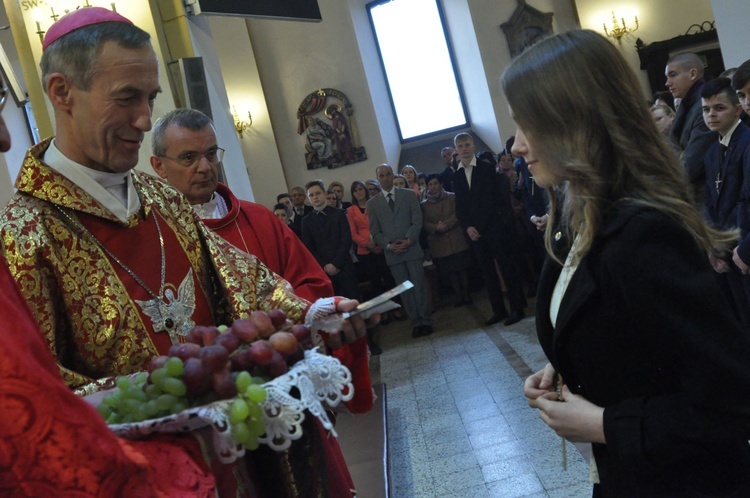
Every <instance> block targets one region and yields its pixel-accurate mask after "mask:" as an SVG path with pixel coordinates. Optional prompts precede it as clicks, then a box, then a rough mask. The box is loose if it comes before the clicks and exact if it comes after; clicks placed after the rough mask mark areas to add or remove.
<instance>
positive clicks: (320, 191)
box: [302, 180, 359, 299]
mask: <svg viewBox="0 0 750 498" xmlns="http://www.w3.org/2000/svg"><path fill="white" fill-rule="evenodd" d="M305 190H306V191H307V198H308V199H310V204H312V207H313V210H312V211H311V212H310V213H308V214H307V215H306V216H305V217H304V218H302V242H304V244H305V245H306V246H307V249H309V250H310V252H311V253H312V254H313V256H315V259H316V260H317V261H318V263H319V264H320V266H321V267H322V268H323V271H325V272H326V274H327V275H328V277H329V278H330V279H331V283H332V284H333V291H334V292H335V293H336V294H337V295H339V296H344V297H348V298H350V299H359V287H358V286H357V278H356V275H355V273H354V262H353V261H352V257H351V254H350V253H349V249H350V248H351V247H352V233H351V231H350V229H349V220H348V219H347V218H346V212H345V211H344V210H342V209H338V208H334V207H331V206H329V205H328V204H327V203H326V191H325V185H324V184H323V181H322V180H313V181H311V182H307V184H306V185H305Z"/></svg>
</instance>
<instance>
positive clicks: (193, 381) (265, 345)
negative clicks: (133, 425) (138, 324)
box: [99, 310, 312, 449]
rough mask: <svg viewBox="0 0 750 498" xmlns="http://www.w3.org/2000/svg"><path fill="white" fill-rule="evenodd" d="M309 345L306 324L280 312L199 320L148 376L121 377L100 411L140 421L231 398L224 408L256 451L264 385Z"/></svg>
mask: <svg viewBox="0 0 750 498" xmlns="http://www.w3.org/2000/svg"><path fill="white" fill-rule="evenodd" d="M310 347H312V341H311V335H310V327H309V326H307V325H301V324H299V325H292V324H291V323H290V322H289V321H288V320H287V317H286V314H285V313H284V312H283V311H282V310H273V311H269V312H268V313H266V312H263V311H253V312H252V313H251V314H250V316H249V317H248V318H246V319H242V320H237V321H235V322H234V323H233V324H232V325H231V326H230V327H226V326H219V327H203V326H198V327H195V328H194V329H193V330H191V331H190V332H189V333H188V336H187V342H185V343H181V344H174V345H172V347H171V348H170V349H169V352H168V353H167V355H165V356H158V357H156V358H154V359H153V360H151V363H150V364H149V366H148V374H146V373H145V372H141V373H140V374H136V375H134V376H130V377H128V376H125V377H120V378H118V379H117V389H115V390H114V391H113V392H112V393H110V394H108V395H107V396H106V397H105V398H104V400H103V402H102V404H101V405H100V407H99V411H100V413H101V414H102V416H103V417H104V418H105V419H106V420H107V422H108V423H110V424H119V423H129V422H141V421H143V420H147V419H152V418H159V417H163V416H166V415H170V414H174V413H179V412H181V411H183V410H185V409H187V408H192V407H196V406H202V405H205V404H207V403H211V402H213V401H218V400H221V399H230V398H236V399H235V400H234V402H233V403H232V404H231V405H230V410H229V419H230V422H231V424H232V430H233V433H234V435H235V437H236V438H237V440H238V441H239V442H240V443H242V444H244V445H245V446H246V447H248V449H254V447H257V436H260V435H262V434H264V432H265V427H264V426H263V422H262V409H261V407H260V403H261V402H262V401H263V400H264V399H265V396H266V393H265V389H264V388H263V387H262V386H261V384H262V383H263V382H265V381H267V380H269V379H273V378H276V377H278V376H280V375H283V374H285V373H286V372H287V371H288V370H289V367H290V366H291V365H293V364H294V363H296V362H297V361H299V360H301V359H302V358H304V350H305V349H308V348H310Z"/></svg>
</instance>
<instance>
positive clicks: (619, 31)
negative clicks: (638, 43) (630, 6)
mask: <svg viewBox="0 0 750 498" xmlns="http://www.w3.org/2000/svg"><path fill="white" fill-rule="evenodd" d="M620 21H622V26H620V25H619V24H618V22H617V16H615V11H612V26H611V27H610V29H609V31H608V30H607V23H604V32H605V33H606V34H607V36H608V37H610V38H614V39H615V40H617V43H619V44H620V45H622V37H623V36H625V35H629V34H630V33H633V32H634V31H638V16H635V28H632V29H631V28H628V27H627V25H626V24H625V18H624V17H621V18H620Z"/></svg>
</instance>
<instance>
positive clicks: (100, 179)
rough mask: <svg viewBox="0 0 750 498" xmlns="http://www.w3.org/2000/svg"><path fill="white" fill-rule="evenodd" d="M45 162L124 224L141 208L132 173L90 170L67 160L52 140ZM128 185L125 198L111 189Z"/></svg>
mask: <svg viewBox="0 0 750 498" xmlns="http://www.w3.org/2000/svg"><path fill="white" fill-rule="evenodd" d="M42 160H43V161H44V163H45V164H46V165H47V166H49V167H50V168H52V169H54V170H55V171H57V172H58V173H60V174H61V175H63V176H64V177H66V178H67V179H68V180H70V181H71V182H73V183H75V184H76V185H78V186H79V187H80V188H81V189H83V191H84V192H86V193H87V194H89V195H90V196H91V197H93V198H94V199H95V200H96V201H97V202H99V204H101V205H102V206H104V207H105V208H107V209H108V210H109V211H110V212H111V213H112V214H114V215H115V216H116V217H117V219H118V220H120V221H122V222H123V223H124V222H127V221H128V218H129V217H130V215H132V214H133V213H136V212H138V210H139V209H140V208H141V200H140V198H139V197H138V192H137V191H136V190H135V186H134V185H133V177H132V174H131V172H130V171H127V172H125V173H107V172H105V171H97V170H94V169H91V168H87V167H86V166H83V165H82V164H78V163H77V162H75V161H73V160H72V159H69V158H68V157H66V156H65V155H64V154H63V153H62V152H60V149H58V148H57V145H56V144H55V140H52V142H51V143H50V146H49V148H48V149H47V150H46V151H45V153H44V157H43V158H42ZM123 182H125V183H126V187H125V189H124V190H123V191H122V195H117V194H116V193H113V190H114V192H117V189H113V190H108V189H107V187H109V186H112V185H118V184H122V183H123Z"/></svg>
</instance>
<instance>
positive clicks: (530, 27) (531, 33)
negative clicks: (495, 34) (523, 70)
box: [500, 0, 554, 57]
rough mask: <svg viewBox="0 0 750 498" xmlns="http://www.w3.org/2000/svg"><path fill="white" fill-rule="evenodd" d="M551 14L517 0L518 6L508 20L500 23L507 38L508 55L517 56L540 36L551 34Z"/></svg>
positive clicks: (539, 38) (523, 0) (540, 37)
mask: <svg viewBox="0 0 750 498" xmlns="http://www.w3.org/2000/svg"><path fill="white" fill-rule="evenodd" d="M552 16H553V14H552V13H551V12H547V13H545V12H540V11H538V10H536V9H535V8H534V7H530V6H529V5H527V4H526V1H525V0H518V7H516V10H515V11H514V12H513V15H512V16H510V20H508V22H504V23H503V24H501V25H500V29H502V30H503V33H505V37H506V38H507V39H508V48H509V49H510V56H511V57H515V56H517V55H518V54H520V53H521V52H523V51H524V50H526V49H527V48H528V47H530V46H532V45H533V44H534V43H536V42H538V41H539V40H541V39H542V38H544V37H546V36H549V35H551V34H553V33H554V31H553V30H552Z"/></svg>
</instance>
